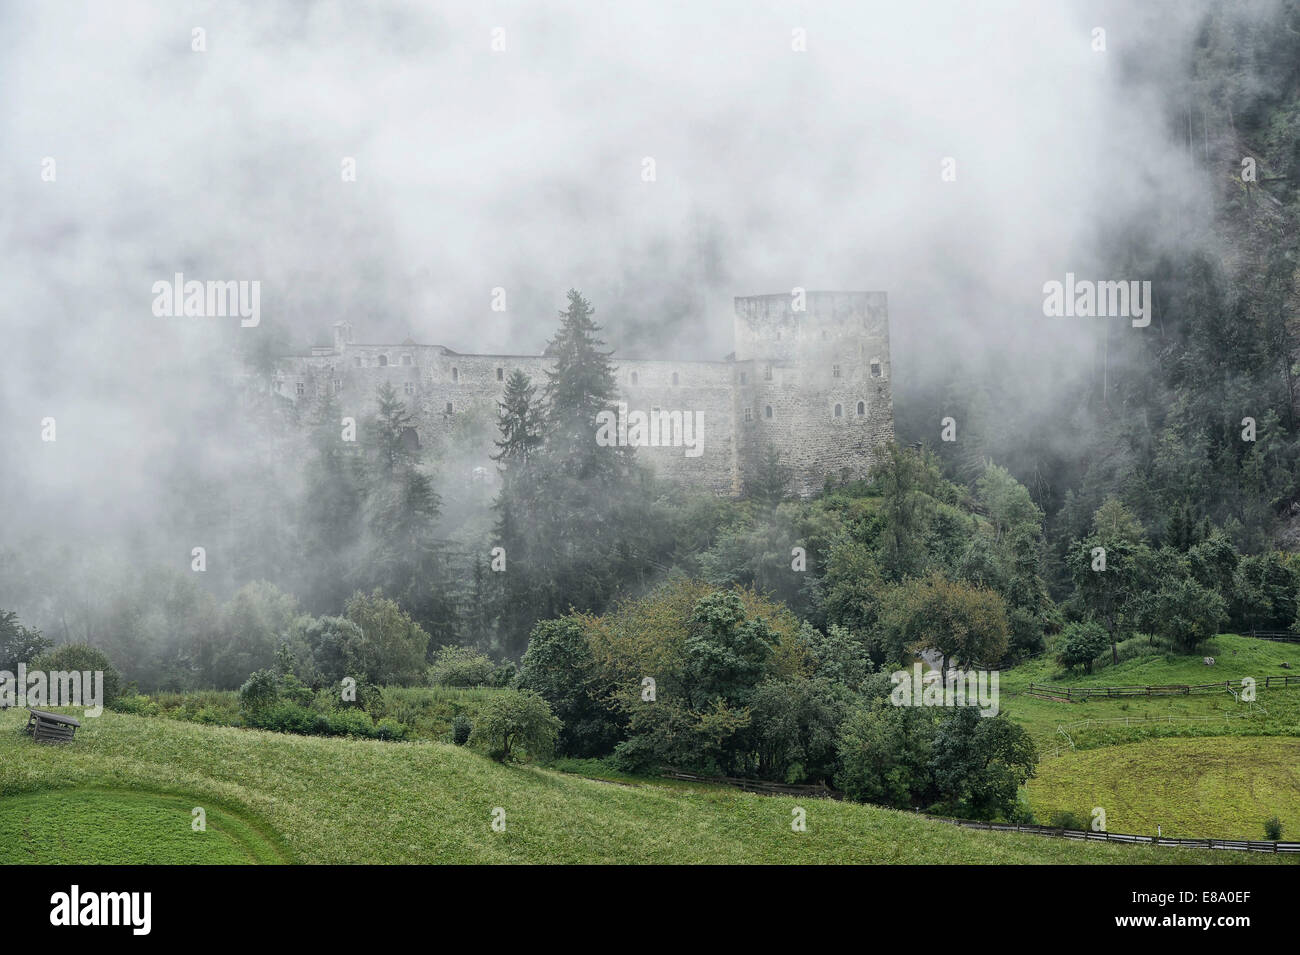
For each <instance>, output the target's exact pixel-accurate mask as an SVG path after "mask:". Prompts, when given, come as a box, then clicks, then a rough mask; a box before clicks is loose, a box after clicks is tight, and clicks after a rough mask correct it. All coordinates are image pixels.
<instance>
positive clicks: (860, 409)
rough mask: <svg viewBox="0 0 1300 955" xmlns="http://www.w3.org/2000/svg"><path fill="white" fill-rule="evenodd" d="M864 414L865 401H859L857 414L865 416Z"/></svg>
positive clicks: (865, 408)
mask: <svg viewBox="0 0 1300 955" xmlns="http://www.w3.org/2000/svg"><path fill="white" fill-rule="evenodd" d="M866 413H867V403H866V402H865V401H859V402H858V414H866Z"/></svg>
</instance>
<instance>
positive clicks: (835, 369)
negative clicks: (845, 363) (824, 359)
mask: <svg viewBox="0 0 1300 955" xmlns="http://www.w3.org/2000/svg"><path fill="white" fill-rule="evenodd" d="M839 376H840V366H839V365H831V377H832V378H838V377H839Z"/></svg>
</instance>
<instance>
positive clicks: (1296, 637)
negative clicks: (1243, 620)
mask: <svg viewBox="0 0 1300 955" xmlns="http://www.w3.org/2000/svg"><path fill="white" fill-rule="evenodd" d="M1245 636H1247V637H1254V638H1255V639H1256V640H1272V641H1274V642H1276V643H1300V633H1291V632H1289V631H1287V630H1253V629H1252V630H1251V631H1250V633H1247V634H1245Z"/></svg>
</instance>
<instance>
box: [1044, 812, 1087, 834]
mask: <svg viewBox="0 0 1300 955" xmlns="http://www.w3.org/2000/svg"><path fill="white" fill-rule="evenodd" d="M1047 824H1048V825H1049V826H1051V827H1053V828H1054V829H1081V830H1085V831H1086V830H1087V829H1088V824H1087V823H1086V822H1084V821H1083V820H1082V819H1080V818H1079V817H1078V816H1076V815H1075V814H1074V813H1072V812H1063V811H1058V812H1054V813H1052V815H1051V817H1050V818H1049V819H1048V820H1047Z"/></svg>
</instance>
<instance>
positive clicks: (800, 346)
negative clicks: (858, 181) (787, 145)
mask: <svg viewBox="0 0 1300 955" xmlns="http://www.w3.org/2000/svg"><path fill="white" fill-rule="evenodd" d="M735 348H736V350H735V352H734V353H733V354H732V355H728V356H727V358H726V359H725V360H722V361H659V360H653V359H650V360H646V359H629V358H621V357H619V356H617V355H615V358H614V360H615V364H616V375H617V382H618V387H619V391H620V399H621V401H622V402H624V403H625V404H626V406H627V409H630V411H628V412H627V416H629V417H633V418H635V414H634V412H637V411H639V412H642V413H643V414H644V416H645V417H648V418H650V419H651V421H653V420H654V419H655V418H660V420H664V421H666V420H667V419H666V418H661V417H660V416H661V415H662V416H668V415H675V413H678V412H680V413H681V414H680V417H676V416H675V417H674V418H673V424H674V426H678V422H679V420H680V418H687V419H688V422H689V421H690V420H692V419H693V420H695V421H699V422H700V423H701V425H702V428H701V433H700V434H698V435H694V436H693V437H694V438H695V439H696V440H698V442H699V447H698V448H696V449H694V450H693V453H689V454H688V453H686V451H687V450H691V449H684V448H683V447H682V446H681V442H673V441H670V440H668V438H667V436H668V435H669V434H670V429H669V428H668V427H667V426H665V427H664V429H663V431H664V434H665V436H666V437H665V440H664V441H663V442H656V445H657V446H642V447H638V449H637V456H638V459H639V460H641V461H642V462H648V463H649V464H651V465H652V466H653V467H654V469H655V471H656V472H657V473H658V474H659V475H660V476H662V477H665V478H667V479H669V480H672V481H674V482H676V483H679V484H682V485H686V486H690V487H695V488H700V489H708V490H711V491H713V492H714V493H716V494H719V495H738V494H740V493H741V492H742V489H743V487H744V484H745V481H746V479H747V477H749V476H750V475H752V474H754V473H755V471H756V469H757V468H758V467H760V466H761V463H762V461H763V459H764V455H765V451H766V446H767V445H768V444H769V443H770V444H771V445H773V446H774V447H775V448H776V450H777V451H778V452H779V453H780V458H781V463H782V464H783V465H784V466H785V467H787V468H789V469H790V470H791V473H792V485H791V490H792V491H794V492H796V493H798V494H799V495H801V496H807V495H809V494H813V493H815V492H817V491H819V490H821V488H822V487H823V486H824V484H825V481H826V479H827V477H831V478H834V479H837V480H838V479H846V478H856V477H862V476H864V475H865V474H866V471H867V468H868V467H869V466H870V464H871V463H872V460H873V452H874V450H875V448H876V447H877V446H878V445H880V444H882V443H884V442H886V441H889V440H891V439H892V438H893V436H894V411H893V398H892V395H891V392H890V362H889V316H888V312H887V309H886V302H885V293H884V292H804V291H803V290H800V289H796V290H795V291H794V292H792V293H785V294H777V295H754V296H747V297H742V298H737V299H736V300H735ZM548 366H549V359H548V358H547V357H546V356H545V355H544V354H543V355H464V354H460V353H458V352H454V351H452V350H451V349H450V348H445V347H443V346H441V345H418V344H416V343H414V342H412V341H410V340H409V339H408V340H407V341H405V342H402V343H401V344H397V345H367V344H358V343H356V342H354V341H353V340H352V327H351V325H350V324H348V323H347V322H338V323H336V324H335V326H334V343H333V345H322V346H317V347H314V348H312V350H311V354H310V355H293V356H287V357H285V358H282V359H280V360H279V361H278V362H277V364H276V370H275V376H274V381H273V385H272V387H273V388H274V390H275V391H276V392H277V393H278V394H280V395H282V396H284V397H285V398H288V399H289V400H290V401H292V402H294V403H295V404H298V403H301V402H303V401H304V400H307V399H314V397H315V396H317V395H322V394H325V393H327V392H329V393H332V394H336V395H338V396H339V398H338V401H339V404H340V406H341V408H342V409H343V414H352V415H354V416H355V417H356V418H357V420H358V421H360V420H361V419H362V416H363V415H365V414H366V413H368V412H370V411H372V410H373V408H374V405H375V392H376V389H377V388H378V387H379V386H380V385H381V384H382V383H383V382H388V383H390V384H391V385H392V386H393V387H394V388H395V389H396V390H397V393H398V395H399V396H401V397H402V399H403V400H404V401H405V402H406V404H407V407H408V408H409V409H410V410H411V411H412V412H413V414H414V416H415V418H416V422H417V424H416V432H417V434H416V435H413V436H412V440H413V441H414V440H418V441H419V442H421V443H422V444H428V443H429V442H430V441H436V440H437V439H438V438H439V437H440V436H445V435H447V434H448V433H450V431H451V429H452V428H453V426H454V424H455V419H456V416H457V415H461V414H464V413H466V412H469V411H471V410H478V411H482V412H487V414H488V417H487V418H486V420H488V421H494V420H495V415H496V409H497V404H498V402H499V401H500V399H501V396H502V394H503V392H504V390H505V383H506V379H508V378H509V377H510V374H511V372H513V371H514V370H515V369H517V368H518V369H521V370H523V372H524V373H525V374H527V375H528V376H529V377H530V378H532V380H533V382H534V383H535V384H536V385H538V390H539V393H540V391H541V389H542V387H543V386H544V385H545V381H546V376H545V371H546V369H547V367H548ZM352 401H356V402H357V403H358V404H357V406H356V407H351V403H352ZM678 427H679V426H678ZM688 428H689V423H688ZM689 437H691V436H690V435H689V433H688V439H689ZM631 443H634V444H635V443H636V442H635V441H633V442H631ZM484 466H485V467H490V462H489V461H487V460H485V461H484Z"/></svg>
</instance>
